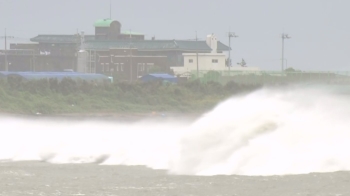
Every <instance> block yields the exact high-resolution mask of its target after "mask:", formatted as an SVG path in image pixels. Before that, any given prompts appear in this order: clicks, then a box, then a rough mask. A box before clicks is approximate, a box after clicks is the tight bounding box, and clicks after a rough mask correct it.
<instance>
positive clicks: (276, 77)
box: [190, 70, 350, 85]
mask: <svg viewBox="0 0 350 196" xmlns="http://www.w3.org/2000/svg"><path fill="white" fill-rule="evenodd" d="M196 79H199V80H200V81H201V82H203V83H207V82H210V81H213V82H218V83H221V84H226V83H227V82H229V81H234V82H236V83H238V84H254V85H260V84H283V83H311V82H313V83H327V84H329V83H336V84H350V72H273V71H204V70H201V71H199V72H198V76H197V71H193V72H191V76H190V80H196Z"/></svg>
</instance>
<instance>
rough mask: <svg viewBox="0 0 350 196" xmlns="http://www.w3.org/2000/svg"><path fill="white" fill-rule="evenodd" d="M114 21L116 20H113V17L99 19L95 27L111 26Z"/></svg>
mask: <svg viewBox="0 0 350 196" xmlns="http://www.w3.org/2000/svg"><path fill="white" fill-rule="evenodd" d="M113 21H114V20H111V19H102V20H97V21H96V22H95V23H94V27H110V26H111V24H112V22H113Z"/></svg>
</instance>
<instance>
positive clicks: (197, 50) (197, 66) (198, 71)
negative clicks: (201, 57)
mask: <svg viewBox="0 0 350 196" xmlns="http://www.w3.org/2000/svg"><path fill="white" fill-rule="evenodd" d="M196 42H198V36H197V31H196ZM196 57H197V59H196V62H197V79H198V77H199V62H198V50H196Z"/></svg>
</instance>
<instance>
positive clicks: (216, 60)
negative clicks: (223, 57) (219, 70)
mask: <svg viewBox="0 0 350 196" xmlns="http://www.w3.org/2000/svg"><path fill="white" fill-rule="evenodd" d="M211 62H212V63H218V62H219V60H218V59H213V60H211Z"/></svg>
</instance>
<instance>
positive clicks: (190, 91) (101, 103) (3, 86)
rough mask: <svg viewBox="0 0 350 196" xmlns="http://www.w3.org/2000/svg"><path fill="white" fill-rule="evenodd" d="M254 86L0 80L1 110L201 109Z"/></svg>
mask: <svg viewBox="0 0 350 196" xmlns="http://www.w3.org/2000/svg"><path fill="white" fill-rule="evenodd" d="M255 88H257V86H242V85H237V84H235V83H228V84H227V85H224V86H223V85H221V84H219V83H214V82H209V83H207V84H201V83H200V82H198V81H192V82H187V83H184V84H177V85H172V84H162V83H159V82H158V83H134V84H129V83H114V84H103V85H102V84H100V85H96V84H92V83H87V82H75V81H73V80H70V79H64V80H63V81H62V82H57V81H56V80H50V81H48V80H38V81H27V82H24V81H20V80H9V81H0V112H1V113H13V114H36V113H41V114H68V113H148V112H152V111H165V112H203V111H206V110H208V109H210V108H212V107H214V106H215V105H216V104H217V103H219V102H220V101H222V100H224V99H226V98H228V97H230V96H232V95H233V94H237V93H242V92H245V91H251V90H253V89H255Z"/></svg>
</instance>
